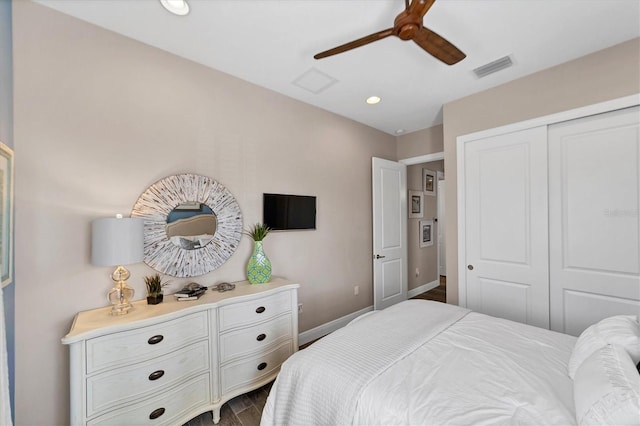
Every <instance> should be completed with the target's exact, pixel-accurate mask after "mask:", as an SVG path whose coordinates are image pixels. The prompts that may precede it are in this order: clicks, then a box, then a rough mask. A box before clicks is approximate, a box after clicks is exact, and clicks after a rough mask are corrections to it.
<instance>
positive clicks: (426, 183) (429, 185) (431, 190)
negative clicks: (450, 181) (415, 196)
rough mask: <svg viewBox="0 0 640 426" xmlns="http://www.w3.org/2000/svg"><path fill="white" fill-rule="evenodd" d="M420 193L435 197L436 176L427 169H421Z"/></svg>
mask: <svg viewBox="0 0 640 426" xmlns="http://www.w3.org/2000/svg"><path fill="white" fill-rule="evenodd" d="M422 191H423V192H424V193H425V194H427V195H436V174H435V172H432V171H431V170H428V169H422Z"/></svg>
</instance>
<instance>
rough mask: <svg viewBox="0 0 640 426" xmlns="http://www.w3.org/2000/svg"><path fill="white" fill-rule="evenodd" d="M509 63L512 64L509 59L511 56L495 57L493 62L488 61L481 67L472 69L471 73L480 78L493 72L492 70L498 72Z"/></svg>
mask: <svg viewBox="0 0 640 426" xmlns="http://www.w3.org/2000/svg"><path fill="white" fill-rule="evenodd" d="M511 65H513V61H512V60H511V57H510V56H505V57H502V58H500V59H496V60H495V61H493V62H489V63H488V64H486V65H483V66H481V67H478V68H476V69H474V70H473V73H474V74H475V75H476V77H478V78H482V77H486V76H488V75H489V74H493V73H494V72H498V71H501V70H503V69H505V68H509V67H510V66H511Z"/></svg>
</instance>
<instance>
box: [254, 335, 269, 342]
mask: <svg viewBox="0 0 640 426" xmlns="http://www.w3.org/2000/svg"><path fill="white" fill-rule="evenodd" d="M266 338H267V335H266V334H264V333H262V334H258V337H256V340H257V341H258V342H262V341H263V340H264V339H266Z"/></svg>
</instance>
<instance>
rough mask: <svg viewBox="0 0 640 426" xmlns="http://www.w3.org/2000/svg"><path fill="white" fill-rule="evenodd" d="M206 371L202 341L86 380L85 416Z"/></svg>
mask: <svg viewBox="0 0 640 426" xmlns="http://www.w3.org/2000/svg"><path fill="white" fill-rule="evenodd" d="M208 368H209V342H208V341H207V340H203V341H200V342H198V343H193V344H192V345H190V346H187V347H186V348H183V349H181V350H179V351H174V352H171V353H170V354H168V355H163V356H161V357H158V358H153V359H152V360H150V361H146V362H142V363H138V364H134V365H131V366H127V367H123V368H118V369H115V370H110V371H108V372H104V373H101V374H97V375H95V376H92V377H89V378H88V379H87V405H88V406H87V416H89V417H90V416H93V415H94V414H97V413H99V412H100V411H103V410H106V409H109V408H112V407H115V406H117V405H119V404H126V403H127V402H128V401H131V400H134V399H139V398H141V397H143V396H144V395H145V394H147V393H152V392H156V391H159V390H161V389H162V388H168V387H171V386H174V385H176V384H178V383H180V382H182V381H184V378H186V377H189V376H193V375H195V374H198V373H202V372H204V371H207V370H208Z"/></svg>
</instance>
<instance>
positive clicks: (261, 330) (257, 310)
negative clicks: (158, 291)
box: [62, 279, 299, 425]
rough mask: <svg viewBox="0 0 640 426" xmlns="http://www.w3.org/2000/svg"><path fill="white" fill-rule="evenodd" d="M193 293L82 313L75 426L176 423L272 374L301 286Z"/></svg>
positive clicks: (288, 337)
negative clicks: (125, 310) (123, 309)
mask: <svg viewBox="0 0 640 426" xmlns="http://www.w3.org/2000/svg"><path fill="white" fill-rule="evenodd" d="M235 284H236V288H235V290H233V291H228V292H224V293H218V292H213V291H208V292H207V293H206V294H205V295H203V296H202V297H201V298H200V299H198V300H193V301H185V302H178V301H176V300H175V299H174V297H173V296H165V301H164V302H163V303H161V304H159V305H147V304H146V301H143V300H140V301H136V302H133V309H132V310H131V311H130V312H129V314H127V315H123V316H119V317H114V316H111V315H110V314H109V312H110V309H111V308H110V307H105V308H101V309H95V310H91V311H85V312H80V313H78V314H77V315H76V317H75V320H74V322H73V325H72V327H71V331H69V334H67V335H66V336H65V337H64V338H63V339H62V343H64V344H66V345H69V355H70V376H71V377H70V387H71V418H70V423H71V424H72V425H85V424H86V425H107V424H108V425H120V424H127V425H133V424H136V425H138V424H145V425H146V424H149V425H179V424H182V423H185V422H187V421H188V420H190V419H191V418H193V417H196V416H197V415H199V414H201V413H203V412H205V411H212V412H213V419H214V422H216V423H217V422H218V421H219V420H220V407H221V406H222V405H223V404H224V403H225V402H226V401H228V400H229V399H231V398H233V397H235V396H237V395H240V394H243V393H246V392H249V391H251V390H253V389H256V388H258V387H260V386H262V385H264V384H266V383H268V382H269V381H271V380H273V379H274V378H275V377H276V375H277V374H278V372H279V371H280V365H281V364H282V363H283V362H284V361H285V360H286V359H287V358H288V357H289V356H290V355H291V354H293V353H294V352H295V351H297V350H298V308H297V306H298V293H297V289H298V287H299V285H298V284H295V283H292V282H290V281H286V280H282V279H274V280H272V282H270V283H268V284H258V285H251V284H249V283H248V282H246V281H243V282H238V283H235Z"/></svg>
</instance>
